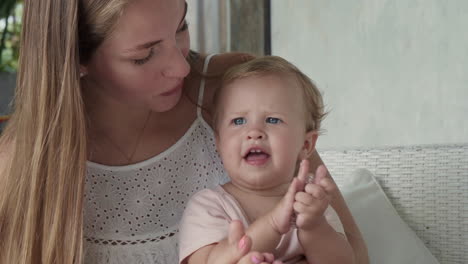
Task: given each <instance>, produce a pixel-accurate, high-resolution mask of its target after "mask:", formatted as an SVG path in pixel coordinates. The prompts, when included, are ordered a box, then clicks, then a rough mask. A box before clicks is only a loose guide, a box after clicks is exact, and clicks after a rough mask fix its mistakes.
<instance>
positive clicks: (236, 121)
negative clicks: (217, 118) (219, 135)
mask: <svg viewBox="0 0 468 264" xmlns="http://www.w3.org/2000/svg"><path fill="white" fill-rule="evenodd" d="M232 123H233V124H234V125H236V126H240V125H243V124H245V123H247V120H245V118H243V117H238V118H234V119H233V120H232Z"/></svg>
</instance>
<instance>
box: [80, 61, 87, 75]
mask: <svg viewBox="0 0 468 264" xmlns="http://www.w3.org/2000/svg"><path fill="white" fill-rule="evenodd" d="M86 75H88V68H86V66H84V65H82V64H80V78H83V77H85V76H86Z"/></svg>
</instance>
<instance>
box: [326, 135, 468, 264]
mask: <svg viewBox="0 0 468 264" xmlns="http://www.w3.org/2000/svg"><path fill="white" fill-rule="evenodd" d="M319 152H320V155H321V156H322V158H323V160H324V161H325V164H327V167H328V169H329V170H330V172H331V173H332V175H333V177H334V178H335V180H336V181H337V182H338V183H340V181H342V180H343V179H344V177H346V175H349V174H350V173H351V172H352V171H353V170H355V169H357V168H366V169H368V170H369V171H371V172H372V173H374V175H375V176H376V178H377V181H378V182H379V183H380V185H381V186H382V188H383V190H384V192H385V193H386V195H387V196H388V197H389V199H390V201H391V202H392V204H393V206H394V207H395V208H396V210H397V212H398V213H399V215H400V216H401V217H402V219H403V220H404V221H405V222H406V223H407V224H408V225H409V226H410V227H411V228H412V229H413V230H414V231H415V233H416V234H417V235H418V236H419V238H420V239H421V240H422V241H424V243H425V244H426V246H427V248H428V249H429V250H430V251H431V252H432V254H433V255H434V256H435V257H436V258H437V259H438V260H439V262H440V263H442V264H449V263H450V264H452V263H468V144H457V145H429V146H405V147H388V148H383V147H382V148H372V149H345V150H343V149H342V150H336V149H329V150H320V149H319Z"/></svg>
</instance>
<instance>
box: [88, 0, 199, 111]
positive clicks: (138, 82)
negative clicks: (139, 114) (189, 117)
mask: <svg viewBox="0 0 468 264" xmlns="http://www.w3.org/2000/svg"><path fill="white" fill-rule="evenodd" d="M186 11H187V10H186V3H185V1H184V0H132V1H129V3H128V5H127V6H126V7H125V10H124V12H123V14H122V16H121V18H120V19H119V20H118V22H117V24H116V26H115V29H114V31H113V33H112V34H111V35H110V36H109V37H108V38H107V39H106V40H105V41H104V42H103V43H102V44H101V45H100V46H99V47H98V48H97V50H96V52H95V53H94V55H93V56H92V58H91V60H90V62H89V63H88V64H86V65H84V67H85V68H86V70H87V72H88V75H87V76H86V77H85V79H84V85H85V87H86V89H89V90H88V92H90V93H92V94H93V96H95V97H97V98H96V99H97V100H114V101H117V102H119V103H123V104H125V105H129V106H132V107H136V108H140V107H143V108H149V109H152V110H154V111H157V112H164V111H168V110H170V109H172V108H173V107H174V106H175V105H176V104H177V102H178V101H179V99H180V97H181V93H182V87H183V80H184V77H186V76H187V75H188V73H189V71H190V66H189V64H188V63H187V61H186V59H185V58H186V56H187V55H188V52H189V46H190V38H189V33H188V30H187V23H186V21H185V14H186Z"/></svg>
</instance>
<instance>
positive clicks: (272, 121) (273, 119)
mask: <svg viewBox="0 0 468 264" xmlns="http://www.w3.org/2000/svg"><path fill="white" fill-rule="evenodd" d="M265 121H266V122H267V123H270V124H279V123H281V122H282V121H281V119H279V118H276V117H267V119H266V120H265Z"/></svg>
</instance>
